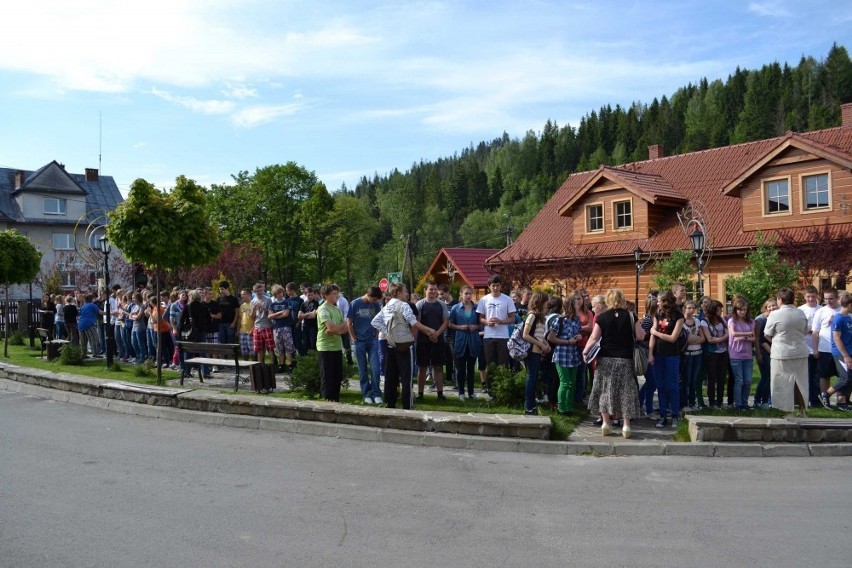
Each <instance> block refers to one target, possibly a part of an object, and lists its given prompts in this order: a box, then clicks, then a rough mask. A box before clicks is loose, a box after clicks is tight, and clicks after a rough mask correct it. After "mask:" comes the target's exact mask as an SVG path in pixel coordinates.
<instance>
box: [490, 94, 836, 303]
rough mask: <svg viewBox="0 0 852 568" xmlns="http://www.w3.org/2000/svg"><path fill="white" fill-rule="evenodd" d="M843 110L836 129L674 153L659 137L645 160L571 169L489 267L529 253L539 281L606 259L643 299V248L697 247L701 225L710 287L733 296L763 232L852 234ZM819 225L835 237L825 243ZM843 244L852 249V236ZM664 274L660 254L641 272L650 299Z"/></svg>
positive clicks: (616, 277) (615, 282)
mask: <svg viewBox="0 0 852 568" xmlns="http://www.w3.org/2000/svg"><path fill="white" fill-rule="evenodd" d="M841 111H842V126H839V127H836V128H828V129H825V130H818V131H814V132H806V133H795V132H787V133H786V134H784V135H783V136H778V137H776V138H771V139H768V140H759V141H756V142H748V143H744V144H736V145H732V146H726V147H723V148H714V149H711V150H702V151H699V152H691V153H688V154H682V155H679V156H670V157H666V156H664V155H663V151H662V148H661V147H659V146H652V147H650V148H649V159H648V160H646V161H642V162H635V163H631V164H626V165H623V166H617V167H606V166H601V167H600V168H598V169H597V170H594V171H587V172H581V173H576V174H572V175H571V176H569V177H568V179H567V180H566V181H565V183H563V184H562V186H561V187H560V188H559V189H558V190H557V191H556V193H555V194H554V195H553V197H552V198H551V199H550V201H548V203H547V204H546V205H545V206H544V208H543V209H542V210H541V211H540V212H539V213H538V215H537V216H536V217H535V218H534V219H533V221H532V222H530V224H529V225H528V226H527V227H526V229H524V231H523V233H521V235H520V236H519V238H518V239H517V241H515V242H514V243H513V244H512V245H511V246H509V247H507V248H505V249H503V250H501V251H500V252H499V253H497V254H495V255H494V256H492V257H490V258H489V259H488V261H487V265H488V267H489V269H490V270H494V271H500V270H505V269H506V267H507V266H511V265H512V264H513V263H514V264H518V263H522V264H523V263H525V264H530V265H532V266H533V267H534V272H535V274H536V275H537V276H538V278H539V279H540V280H562V279H565V278H566V276H568V275H569V274H570V272H571V270H572V269H571V266H572V263H573V264H575V265H576V264H582V262H583V261H584V259H588V258H595V259H597V260H598V261H600V262H602V266H603V267H604V270H605V271H606V273H607V276H608V277H609V280H610V282H609V285H611V286H617V287H620V288H622V289H623V290H624V291H625V294H626V295H627V296H628V298H632V297H633V296H634V287H635V279H636V273H637V262H636V261H635V260H634V251H635V250H636V249H637V248H638V249H641V250H642V251H643V254H644V255H645V257H647V255H649V254H653V255H656V256H657V257H658V258H659V257H661V256H666V255H667V254H668V253H670V252H671V251H672V250H675V249H685V250H690V251H691V250H693V247H692V245H691V243H690V235H691V234H692V233H693V232H694V230H695V229H696V228H699V229H701V232H702V234H703V235H704V237H705V246H704V249H705V251H707V256H705V260H709V262H707V263H706V265H705V266H704V267H703V270H702V276H703V278H702V283H703V286H704V293H705V294H708V295H710V296H712V297H713V298H716V299H718V300H720V301H722V302H725V300H726V290H725V281H726V280H727V278H728V277H730V276H732V275H737V274H739V273H740V272H741V271H742V269H743V268H744V266H745V261H744V255H745V254H746V253H748V252H749V251H750V250H752V249H753V248H754V247H755V245H756V239H757V237H758V235H759V234H763V235H765V236H766V237H767V238H770V239H772V238H777V237H779V236H782V235H783V236H784V238H786V239H787V240H788V241H789V240H790V239H793V240H794V241H795V242H796V243H798V242H801V245H802V246H803V247H805V246H815V245H817V246H823V245H824V246H836V247H837V248H838V250H841V246H840V245H842V244H845V243H843V242H842V241H838V240H837V239H843V238H845V237H846V236H848V235H849V234H850V233H849V230H850V223H852V173H850V171H852V103H850V104H845V105H842V107H841ZM816 229H821V230H819V231H817V230H816ZM815 235H819V239H820V240H827V241H828V242H825V243H814V242H813V241H814V239H815V238H817V237H816V236H815ZM826 237H827V238H826ZM833 240H834V242H833V243H832V241H833ZM842 250H843V251H845V252H844V254H849V253H848V251H849V250H850V249H849V246H848V245H846V246H843V247H842ZM645 257H642V256H640V258H641V259H642V260H643V261H644V260H645ZM696 273H697V270H696ZM653 274H654V268H653V263H651V264H650V265H648V266H647V268H646V269H645V270H643V271H642V272H641V274H640V278H639V280H640V281H639V296H640V297H643V296H644V294H645V293H646V291H647V290H648V288H649V285H650V278H651V277H652V276H653ZM695 278H696V279H697V276H696V277H695ZM839 280H840V284H841V288H843V287H846V280H845V279H844V278H842V277H841V278H840V279H839ZM832 284H835V282H832ZM597 291H602V290H590V292H597Z"/></svg>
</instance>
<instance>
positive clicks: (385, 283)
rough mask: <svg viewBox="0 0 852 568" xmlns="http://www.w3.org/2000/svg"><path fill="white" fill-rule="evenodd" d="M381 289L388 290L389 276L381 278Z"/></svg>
mask: <svg viewBox="0 0 852 568" xmlns="http://www.w3.org/2000/svg"><path fill="white" fill-rule="evenodd" d="M379 290H381V291H382V292H387V290H388V279H387V278H382V279H381V280H379Z"/></svg>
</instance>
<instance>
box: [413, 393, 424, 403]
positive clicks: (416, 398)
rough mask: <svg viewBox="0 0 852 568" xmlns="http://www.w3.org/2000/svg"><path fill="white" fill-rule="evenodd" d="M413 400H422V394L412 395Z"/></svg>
mask: <svg viewBox="0 0 852 568" xmlns="http://www.w3.org/2000/svg"><path fill="white" fill-rule="evenodd" d="M414 401H415V402H423V395H422V394H418V395H417V396H415V397H414Z"/></svg>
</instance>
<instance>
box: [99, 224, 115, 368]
mask: <svg viewBox="0 0 852 568" xmlns="http://www.w3.org/2000/svg"><path fill="white" fill-rule="evenodd" d="M100 245H101V252H102V253H104V288H105V289H106V293H107V297H106V302H104V312H106V313H105V314H104V331H105V334H104V335H105V337H106V366H107V369H112V354H113V352H112V346H113V343H114V341H113V334H114V329H113V326H112V325H110V316H111V314H110V311H111V308H110V304H109V253H110V251H111V250H112V246H111V245H110V244H109V241H108V240H107V238H106V235H104V236H102V237H101V238H100Z"/></svg>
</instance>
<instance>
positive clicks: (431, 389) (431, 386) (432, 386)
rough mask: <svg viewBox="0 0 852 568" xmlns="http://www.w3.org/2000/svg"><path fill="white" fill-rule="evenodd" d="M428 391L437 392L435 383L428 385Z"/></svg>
mask: <svg viewBox="0 0 852 568" xmlns="http://www.w3.org/2000/svg"><path fill="white" fill-rule="evenodd" d="M426 392H435V385H426Z"/></svg>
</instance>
